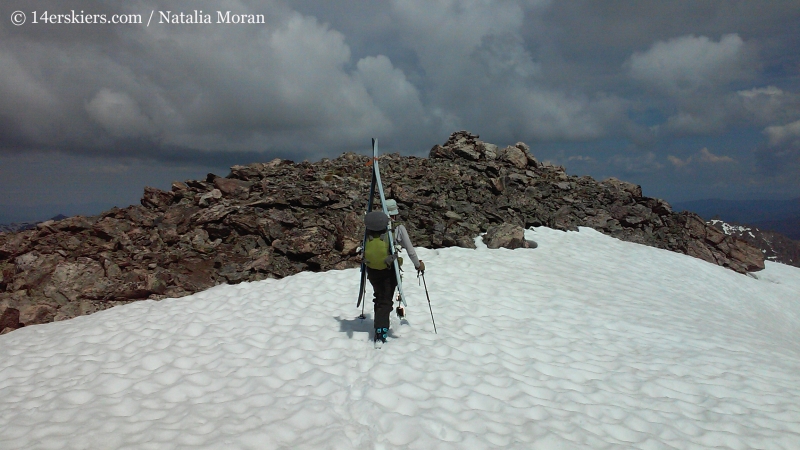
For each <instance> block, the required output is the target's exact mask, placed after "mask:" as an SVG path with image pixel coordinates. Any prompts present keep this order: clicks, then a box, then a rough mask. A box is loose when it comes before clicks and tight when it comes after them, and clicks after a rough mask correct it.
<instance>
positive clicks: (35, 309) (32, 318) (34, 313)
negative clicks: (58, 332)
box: [19, 305, 56, 326]
mask: <svg viewBox="0 0 800 450" xmlns="http://www.w3.org/2000/svg"><path fill="white" fill-rule="evenodd" d="M55 315H56V310H55V309H54V308H53V307H52V306H49V305H31V306H28V307H27V308H25V309H23V310H22V312H20V314H19V321H20V322H21V323H24V324H25V325H26V326H27V325H36V324H41V323H49V322H52V321H53V318H54V317H55Z"/></svg>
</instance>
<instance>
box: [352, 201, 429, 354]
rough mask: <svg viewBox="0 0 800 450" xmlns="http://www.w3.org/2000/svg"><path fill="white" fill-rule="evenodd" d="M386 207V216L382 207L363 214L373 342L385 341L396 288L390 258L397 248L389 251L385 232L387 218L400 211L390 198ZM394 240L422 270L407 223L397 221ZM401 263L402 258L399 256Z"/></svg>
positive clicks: (400, 310)
mask: <svg viewBox="0 0 800 450" xmlns="http://www.w3.org/2000/svg"><path fill="white" fill-rule="evenodd" d="M386 210H387V211H388V212H389V216H387V215H386V214H384V213H383V211H372V212H370V213H368V214H367V215H366V217H364V225H366V227H367V234H368V235H367V245H366V246H365V248H364V259H365V260H366V264H367V279H368V280H369V282H370V284H371V285H372V291H373V293H374V296H373V299H372V302H373V303H374V304H375V319H374V324H375V336H374V340H375V342H376V344H378V343H379V342H378V341H380V343H382V342H386V335H387V333H388V332H389V316H390V315H391V313H392V305H393V301H392V299H393V297H394V290H395V289H396V288H397V278H396V276H395V271H394V266H393V262H394V260H395V259H396V258H397V251H394V252H392V251H391V249H390V248H389V238H388V236H387V235H386V233H387V231H388V229H387V226H388V225H389V221H390V220H393V219H394V217H393V216H397V215H398V214H399V213H400V211H399V210H398V208H397V202H396V201H394V200H392V199H387V200H386ZM394 242H395V243H397V244H399V245H401V246H402V247H403V248H405V249H406V252H407V253H408V257H409V258H410V259H411V262H412V263H413V264H414V268H415V269H417V271H418V272H425V263H423V262H422V261H420V260H419V259H418V258H417V252H416V251H415V250H414V246H413V245H412V243H411V239H410V238H409V236H408V231H407V230H406V227H405V226H403V225H402V224H400V225H397V227H395V230H394ZM400 263H401V264H402V258H401V259H400ZM398 315H401V316H402V308H399V310H398Z"/></svg>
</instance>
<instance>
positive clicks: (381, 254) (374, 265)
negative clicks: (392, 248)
mask: <svg viewBox="0 0 800 450" xmlns="http://www.w3.org/2000/svg"><path fill="white" fill-rule="evenodd" d="M387 256H389V239H387V237H386V234H385V233H384V234H382V235H380V237H370V238H369V240H367V246H366V247H364V259H365V260H366V261H367V267H369V268H370V269H376V270H384V269H386V268H388V267H389V266H388V265H386V261H385V259H386V257H387Z"/></svg>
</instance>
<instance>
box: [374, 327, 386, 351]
mask: <svg viewBox="0 0 800 450" xmlns="http://www.w3.org/2000/svg"><path fill="white" fill-rule="evenodd" d="M388 332H389V329H388V328H375V348H381V347H383V344H384V343H385V342H386V334H387V333H388Z"/></svg>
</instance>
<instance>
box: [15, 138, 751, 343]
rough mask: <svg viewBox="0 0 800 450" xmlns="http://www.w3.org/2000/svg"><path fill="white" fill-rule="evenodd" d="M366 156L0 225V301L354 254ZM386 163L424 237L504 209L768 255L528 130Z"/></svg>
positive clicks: (693, 247)
mask: <svg viewBox="0 0 800 450" xmlns="http://www.w3.org/2000/svg"><path fill="white" fill-rule="evenodd" d="M369 161H370V158H368V157H367V156H361V155H356V154H354V153H346V154H344V155H342V156H340V157H339V158H336V159H333V160H331V159H323V160H322V161H319V162H316V163H309V162H301V163H294V162H292V161H287V160H280V159H276V160H274V161H271V162H269V163H254V164H250V165H247V166H234V167H232V168H231V172H230V174H229V175H228V176H227V177H224V178H223V177H219V176H217V175H214V174H209V175H208V176H207V177H206V179H205V180H188V181H185V182H175V183H173V185H172V189H171V190H170V191H162V190H159V189H155V188H151V187H148V188H145V192H144V196H143V197H142V201H141V205H137V206H129V207H127V208H114V209H111V210H109V211H106V212H105V213H103V214H100V215H98V216H94V217H81V216H77V217H70V218H66V219H63V220H58V221H53V220H51V221H47V222H42V223H40V224H38V225H37V226H36V228H35V229H32V230H27V231H22V232H19V233H3V234H0V275H1V277H0V307H7V308H13V309H15V310H18V311H26V313H25V314H23V315H21V316H20V318H19V319H18V320H19V322H18V324H17V325H19V326H22V325H23V324H24V325H30V324H32V323H40V322H43V321H45V322H46V321H48V320H62V319H66V318H70V317H74V316H77V315H82V314H88V313H91V312H94V311H97V310H100V309H105V308H108V307H110V306H114V305H118V304H124V303H128V302H130V301H135V300H139V299H147V298H150V299H160V298H165V297H180V296H184V295H187V294H190V293H194V292H197V291H200V290H203V289H206V288H208V287H211V286H214V285H216V284H220V283H239V282H242V281H254V280H261V279H264V278H269V277H284V276H287V275H291V274H295V273H297V272H300V271H304V270H313V271H320V270H329V269H343V268H347V267H356V266H358V255H357V252H356V249H357V247H358V246H359V244H360V239H361V236H363V223H362V219H361V218H362V215H363V212H364V210H365V208H366V202H367V195H366V192H367V190H368V188H369V182H370V170H371V169H370V167H369V166H368V162H369ZM381 170H382V178H383V182H384V187H385V191H386V195H387V196H388V197H393V198H394V199H396V200H397V202H398V204H399V205H400V220H401V221H402V222H403V223H404V224H405V225H406V228H407V229H408V231H409V234H410V235H411V239H412V241H413V242H414V243H415V245H417V246H424V247H428V248H438V247H447V246H462V247H467V248H474V241H473V239H474V238H475V237H476V236H477V235H478V234H480V233H481V232H485V231H487V230H489V228H490V227H492V226H495V225H500V224H504V223H505V224H510V225H514V226H516V227H530V226H541V225H546V226H549V227H552V228H556V229H561V230H577V229H578V227H579V226H585V227H592V228H595V229H597V230H599V231H601V232H603V233H606V234H609V235H611V236H614V237H617V238H619V239H622V240H626V241H632V242H638V243H641V244H645V245H650V246H654V247H659V248H663V249H668V250H672V251H676V252H680V253H685V254H689V255H692V256H695V257H698V258H701V259H704V260H706V261H709V262H711V263H714V264H719V265H721V266H725V267H728V268H730V269H733V270H735V271H737V272H742V273H743V272H747V271H754V270H759V269H761V268H763V267H764V261H763V256H762V254H761V252H760V251H759V250H758V249H756V248H755V247H753V246H752V245H750V244H747V243H746V242H744V241H742V240H740V239H737V238H735V237H732V236H726V235H725V234H724V233H721V232H719V231H718V230H716V229H715V228H713V227H711V226H708V225H707V224H706V223H705V222H704V221H703V220H702V219H700V217H699V216H697V215H695V214H691V213H680V214H676V213H673V212H672V210H671V209H670V206H669V204H667V203H666V202H664V201H663V200H659V199H655V198H648V197H644V196H643V195H642V190H641V188H640V187H639V186H637V185H634V184H631V183H626V182H624V181H620V180H616V179H613V178H612V179H608V180H605V181H603V182H597V181H596V180H594V179H592V178H590V177H575V176H569V175H567V174H566V173H565V171H564V169H563V168H562V167H556V166H552V165H546V164H542V163H540V162H539V161H538V160H537V159H536V158H535V157H534V156H533V155H532V154H531V152H530V149H529V148H528V146H527V145H525V144H524V143H517V144H515V145H513V146H508V147H504V148H500V147H498V146H496V145H493V144H489V143H485V142H482V141H480V140H479V139H478V136H476V135H473V134H470V133H468V132H466V131H460V132H457V133H454V134H453V135H451V136H450V138H449V139H448V141H447V142H446V143H445V144H444V145H436V146H434V147H433V148H432V149H431V151H430V155H429V158H416V157H401V156H399V155H397V154H389V155H384V156H382V157H381ZM39 305H44V306H46V308H37V309H35V310H34V309H31V310H26V309H25V308H29V307H31V306H39ZM23 318H25V320H29V321H30V323H26V322H24V321H23ZM0 331H2V330H0Z"/></svg>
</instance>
